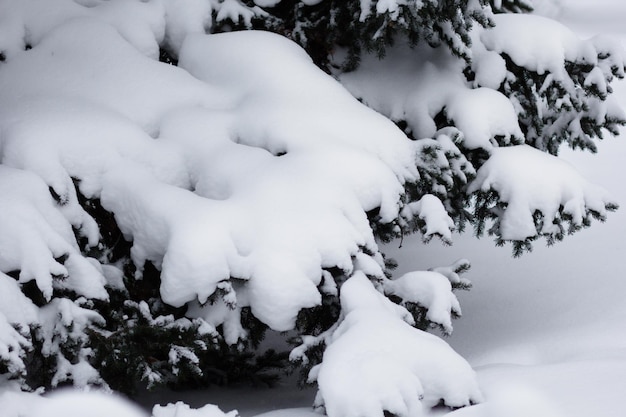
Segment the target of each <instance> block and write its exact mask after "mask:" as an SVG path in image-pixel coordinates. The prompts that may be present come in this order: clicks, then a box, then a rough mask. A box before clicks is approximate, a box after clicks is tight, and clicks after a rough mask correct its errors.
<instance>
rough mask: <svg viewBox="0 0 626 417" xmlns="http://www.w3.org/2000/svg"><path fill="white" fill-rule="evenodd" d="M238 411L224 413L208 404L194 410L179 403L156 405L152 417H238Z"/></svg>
mask: <svg viewBox="0 0 626 417" xmlns="http://www.w3.org/2000/svg"><path fill="white" fill-rule="evenodd" d="M237 416H238V414H237V411H236V410H234V411H231V412H229V413H223V412H222V411H221V410H220V409H219V408H218V407H217V406H215V405H212V404H207V405H205V406H204V407H202V408H199V409H192V408H191V407H189V406H188V405H187V404H184V403H182V402H180V401H179V402H177V403H176V404H168V405H166V406H159V405H155V406H154V409H153V410H152V417H237Z"/></svg>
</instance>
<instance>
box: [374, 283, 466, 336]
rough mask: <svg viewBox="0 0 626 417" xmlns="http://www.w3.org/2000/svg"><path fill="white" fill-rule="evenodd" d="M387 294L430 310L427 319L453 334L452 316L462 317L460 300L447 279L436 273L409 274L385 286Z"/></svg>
mask: <svg viewBox="0 0 626 417" xmlns="http://www.w3.org/2000/svg"><path fill="white" fill-rule="evenodd" d="M384 288H385V293H388V294H393V295H396V296H398V297H400V298H402V300H403V302H412V303H416V304H419V305H420V306H422V307H425V308H427V309H428V312H427V313H426V318H427V319H428V320H430V321H432V322H434V323H437V324H440V325H441V326H442V327H443V328H444V329H445V331H446V333H448V334H451V333H452V315H453V313H454V314H457V315H461V306H460V305H459V300H457V298H456V296H455V295H454V294H453V293H452V285H451V284H450V281H449V280H448V278H447V277H445V276H444V275H442V274H440V273H438V272H434V271H415V272H409V273H407V274H404V275H402V276H401V277H398V278H396V279H393V280H389V281H387V282H385V284H384Z"/></svg>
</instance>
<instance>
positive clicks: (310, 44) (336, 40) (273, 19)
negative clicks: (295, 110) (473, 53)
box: [213, 0, 492, 71]
mask: <svg viewBox="0 0 626 417" xmlns="http://www.w3.org/2000/svg"><path fill="white" fill-rule="evenodd" d="M248 3H249V4H248V6H250V7H251V6H252V3H251V2H248ZM479 3H480V5H481V6H484V5H486V4H487V0H479ZM376 7H377V2H376V1H373V2H372V3H371V6H370V10H361V2H360V1H359V0H347V1H340V0H327V1H322V2H320V3H318V4H316V5H312V6H307V5H305V4H303V3H302V2H300V1H299V0H283V1H281V2H280V3H278V4H277V5H276V6H275V7H272V8H265V9H264V10H265V12H267V13H268V15H263V16H257V17H256V18H254V19H253V20H252V27H253V28H255V29H264V30H269V31H271V32H275V33H279V34H281V35H283V36H286V37H288V38H290V39H292V40H294V41H296V42H297V43H298V44H300V45H301V46H302V47H303V48H304V49H305V50H306V51H307V52H308V53H309V55H311V57H312V58H313V60H314V62H315V63H316V64H317V65H318V66H319V67H320V68H322V69H326V70H327V71H328V70H329V66H330V64H331V62H337V55H339V51H340V50H345V51H346V57H345V59H344V60H343V61H342V62H340V64H341V65H342V67H343V68H344V69H346V70H351V69H354V68H356V67H357V66H358V64H359V61H360V57H361V54H362V53H364V52H376V53H377V54H378V55H379V56H380V57H383V56H384V55H385V50H386V47H387V46H390V45H393V43H394V41H395V40H396V39H398V38H405V39H408V40H409V42H410V43H411V44H412V45H416V44H417V43H418V42H426V43H428V44H429V45H431V46H433V47H437V46H440V45H445V46H447V47H448V48H449V49H450V51H451V52H452V53H453V54H454V55H456V56H458V57H460V58H463V59H465V60H469V57H470V54H469V52H468V48H469V46H470V44H471V40H470V37H469V30H470V28H471V27H472V25H474V24H476V23H478V24H480V25H483V26H485V27H487V26H490V25H491V24H492V23H491V22H490V20H489V18H488V17H487V16H486V14H485V13H484V10H483V8H482V7H480V6H476V5H475V3H473V2H472V3H471V5H470V2H469V1H468V0H445V1H440V0H424V1H423V2H420V3H419V4H418V5H417V6H416V3H413V2H410V3H409V4H406V5H400V6H399V7H398V9H397V10H385V11H382V12H380V13H379V12H378V11H377V9H376ZM243 28H246V27H245V25H244V24H243V22H241V21H239V22H231V21H221V22H215V23H214V25H213V30H214V31H218V32H219V31H224V30H233V29H243Z"/></svg>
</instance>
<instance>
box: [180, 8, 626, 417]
mask: <svg viewBox="0 0 626 417" xmlns="http://www.w3.org/2000/svg"><path fill="white" fill-rule="evenodd" d="M537 3H540V2H537ZM538 9H539V11H540V12H543V13H545V14H548V15H550V16H551V17H555V18H558V19H560V20H561V21H563V22H565V23H566V24H567V25H568V26H569V27H571V28H572V29H574V30H576V31H577V32H578V33H579V34H580V35H581V36H582V37H588V36H593V35H595V34H597V33H609V34H613V35H616V36H618V37H619V38H620V39H622V42H623V43H624V44H625V45H626V28H625V27H624V26H623V21H624V18H625V17H626V3H624V2H620V1H616V0H593V1H591V0H560V1H553V2H549V4H546V5H545V6H542V5H541V4H539V8H538ZM617 93H618V95H620V97H621V102H622V104H623V105H624V106H626V83H625V82H622V83H621V84H620V85H619V86H617ZM563 156H565V157H566V158H567V159H568V160H570V161H572V162H573V163H574V164H575V165H576V166H577V167H578V169H579V170H580V171H581V172H582V173H583V174H584V175H585V176H586V177H587V178H589V179H590V180H592V181H594V182H596V183H598V184H602V185H603V186H605V187H606V188H608V189H609V190H610V192H611V193H612V195H613V196H614V197H615V198H616V199H617V201H619V202H620V203H621V205H622V208H621V209H620V210H618V212H617V213H614V214H612V215H610V216H609V220H608V221H607V223H605V224H595V225H594V226H593V227H592V228H591V229H589V230H585V231H583V232H580V233H578V234H577V235H575V236H572V237H570V238H569V239H566V240H565V241H564V242H562V243H560V244H557V245H556V246H554V247H551V248H548V249H546V248H544V247H543V246H542V244H539V245H537V247H536V248H535V250H534V251H533V252H532V253H530V254H527V255H524V256H523V257H522V258H521V259H513V258H512V257H511V254H510V249H509V248H495V247H494V245H493V243H492V242H491V240H490V239H488V238H483V239H482V240H480V241H478V242H477V241H476V240H475V239H473V238H472V237H471V236H460V237H458V236H457V237H456V239H455V244H454V246H453V247H451V248H444V247H442V246H441V245H439V244H437V243H433V244H431V245H428V246H423V245H422V244H421V243H420V242H418V241H416V240H412V241H408V242H407V241H406V240H405V242H404V245H403V248H402V249H397V248H396V246H394V245H393V244H392V245H390V247H389V248H388V250H389V251H390V252H392V253H393V256H396V257H397V258H398V259H400V260H401V261H400V265H401V266H402V268H403V270H400V271H398V273H402V272H405V271H408V270H413V269H418V268H423V267H430V266H433V265H440V264H441V265H443V264H447V263H449V262H451V261H454V260H455V259H457V258H459V257H467V258H469V259H470V260H471V261H472V265H473V268H472V270H471V271H470V273H469V274H468V275H469V278H470V279H471V280H472V281H473V283H474V288H473V289H472V291H470V292H469V293H466V294H461V295H460V301H461V305H462V307H463V313H464V317H463V318H462V319H461V320H458V321H457V322H456V323H455V330H454V334H453V335H452V337H451V338H449V339H448V341H449V343H450V344H451V345H452V346H453V347H454V348H455V349H456V350H457V351H458V352H459V353H461V354H462V355H463V356H464V357H466V358H467V359H468V360H469V361H470V363H471V364H472V365H473V366H474V367H475V369H476V370H477V371H478V374H479V380H480V383H481V387H482V389H483V391H484V394H485V396H486V398H487V403H486V404H484V405H480V406H476V407H471V408H467V409H462V410H458V411H456V412H454V413H451V414H450V417H485V416H499V417H505V416H510V417H517V416H537V417H558V416H567V417H588V416H602V417H618V416H623V415H624V397H623V395H624V392H626V302H624V299H625V297H626V279H625V277H624V272H623V271H624V266H623V263H622V262H623V258H622V257H623V254H624V250H625V249H626V239H625V237H624V236H626V187H624V186H623V178H625V177H626V166H625V165H624V163H623V161H626V142H625V141H624V139H623V136H622V137H621V138H608V139H607V140H606V141H605V142H603V143H602V144H601V146H600V150H599V154H598V155H587V154H580V153H574V152H564V154H563ZM416 253H418V254H419V256H415V254H416ZM403 258H404V259H403ZM419 260H427V262H428V263H421V262H420V261H419ZM307 394H308V395H309V396H307ZM209 395H211V394H209ZM270 395H271V396H272V398H269V396H270ZM312 395H313V394H312V393H306V392H304V393H302V392H300V393H298V392H289V391H276V392H271V391H270V392H263V391H262V392H260V393H259V392H256V393H251V394H250V400H251V401H250V409H247V408H246V406H245V405H244V404H242V403H241V402H236V401H233V399H232V398H229V397H233V396H234V395H233V394H229V395H227V396H226V397H224V398H223V402H221V401H220V399H214V398H211V400H212V401H215V402H217V403H218V404H223V407H222V408H223V409H225V410H228V409H230V408H232V407H237V408H238V409H239V411H240V413H241V415H242V416H244V417H245V416H252V415H255V413H258V412H259V410H260V409H262V408H263V407H267V408H266V409H267V410H270V409H272V408H283V407H294V406H296V405H297V404H298V402H300V401H302V403H301V405H302V406H307V405H308V402H310V401H311V400H312ZM185 399H187V398H185ZM190 401H191V400H190ZM229 407H230V408H229ZM445 413H446V412H443V411H442V412H440V415H444V414H445ZM300 415H302V416H303V417H304V416H307V415H308V411H307V410H306V409H303V410H302V412H301V414H300V413H295V412H294V410H290V411H286V412H275V413H272V414H271V417H283V416H292V417H296V416H300ZM264 417H270V414H267V415H264Z"/></svg>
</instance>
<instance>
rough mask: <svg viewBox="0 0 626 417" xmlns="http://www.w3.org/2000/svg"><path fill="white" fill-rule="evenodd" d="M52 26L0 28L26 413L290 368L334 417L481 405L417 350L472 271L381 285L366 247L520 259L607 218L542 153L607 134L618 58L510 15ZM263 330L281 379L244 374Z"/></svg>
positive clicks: (104, 11)
mask: <svg viewBox="0 0 626 417" xmlns="http://www.w3.org/2000/svg"><path fill="white" fill-rule="evenodd" d="M25 4H26V5H25ZM50 4H52V6H50V5H44V4H38V5H34V3H33V4H31V3H27V2H25V3H23V4H22V3H19V2H15V3H12V4H11V5H10V7H7V8H6V10H7V13H9V14H10V16H9V17H10V18H9V19H8V20H5V21H2V22H1V23H0V25H4V26H0V57H1V59H0V61H2V62H1V63H0V90H1V91H3V92H4V93H3V95H2V96H0V132H1V134H0V209H1V210H2V213H3V215H2V216H0V377H1V378H2V379H1V381H4V380H7V381H17V382H18V385H19V386H20V387H21V389H23V390H36V389H38V388H40V387H44V388H54V387H58V386H60V385H65V384H74V385H76V386H83V387H84V386H99V387H104V388H111V389H114V390H118V391H123V392H126V393H133V392H135V391H136V390H137V389H138V388H139V387H142V386H147V387H153V386H156V385H158V384H165V385H168V386H174V387H189V386H194V387H195V386H202V385H211V384H215V383H228V382H233V381H241V380H243V379H248V380H253V381H254V382H256V383H259V382H260V383H272V382H273V381H274V380H275V378H276V374H277V371H278V370H280V369H282V368H285V367H286V366H287V359H289V360H290V361H291V362H292V363H294V364H297V365H298V366H301V367H302V369H304V371H303V375H304V379H305V380H306V381H308V382H310V383H317V385H318V388H319V393H318V397H317V399H316V402H315V405H316V406H317V407H318V408H320V409H321V410H323V411H325V412H326V413H327V414H328V415H329V416H331V417H353V416H354V417H356V416H358V417H363V416H368V417H369V416H379V415H382V414H383V413H387V414H391V415H397V416H408V415H415V414H416V413H417V412H418V410H421V409H422V408H423V407H431V406H436V405H438V404H440V403H442V404H445V405H447V406H450V407H454V408H456V407H462V406H466V405H470V404H474V403H476V402H479V401H480V400H481V395H480V391H479V389H478V386H477V383H476V380H475V378H474V374H473V371H472V370H471V368H470V367H469V365H468V364H467V363H466V362H465V361H464V360H463V359H462V358H461V357H460V356H459V355H458V354H456V353H455V352H454V351H452V349H451V348H450V347H449V346H448V345H447V344H446V343H445V342H443V341H442V340H441V339H440V338H439V337H437V336H434V335H433V334H431V333H434V334H440V333H443V334H449V333H450V332H452V327H453V326H452V320H453V319H454V318H456V317H458V316H460V314H461V308H460V305H459V302H458V300H457V298H456V295H455V291H456V290H459V289H469V288H470V287H471V283H470V281H469V280H467V279H466V278H464V277H462V276H461V275H462V274H463V273H465V272H466V271H467V270H468V269H469V267H470V263H469V261H467V260H465V259H461V260H459V261H457V262H455V263H453V264H452V265H449V266H439V265H433V267H432V268H431V269H430V270H428V271H414V272H411V273H408V274H405V275H403V276H399V277H398V276H395V275H394V272H393V270H394V267H395V265H396V264H395V261H394V260H393V259H389V258H387V257H386V256H385V255H384V254H383V253H382V250H381V246H380V243H381V242H389V241H391V240H393V239H404V238H405V236H408V235H409V234H418V235H419V236H421V238H422V239H423V240H424V241H427V242H428V241H430V240H432V238H436V239H440V240H441V241H443V242H444V243H451V242H452V240H453V235H452V233H453V232H454V231H463V230H465V229H466V228H467V227H468V226H469V227H470V228H473V229H474V231H475V232H476V234H478V235H481V234H483V233H488V234H490V235H493V236H494V237H495V240H496V244H498V245H500V244H505V243H511V245H512V247H513V253H514V255H520V254H521V253H523V252H524V251H525V250H530V249H531V248H532V244H533V242H534V241H536V240H537V239H539V238H545V239H546V240H547V241H548V243H553V242H555V241H558V240H561V239H563V238H564V236H566V235H567V234H570V233H573V232H575V231H577V230H579V229H581V228H583V227H587V226H589V225H590V224H591V222H592V219H599V220H604V219H605V218H606V216H607V213H608V212H609V211H612V210H614V209H616V208H617V205H616V204H615V203H614V202H613V201H612V200H611V198H610V197H609V196H608V195H607V194H606V193H605V192H604V191H603V190H602V189H601V188H599V187H597V186H595V185H593V184H590V183H589V182H588V181H586V180H585V179H584V178H582V177H581V176H580V175H579V174H578V173H577V172H576V171H575V170H574V169H573V168H572V167H571V166H570V165H568V164H565V163H563V162H562V161H560V160H559V159H558V158H557V156H558V152H559V149H560V148H561V147H562V146H570V147H572V148H580V149H583V150H588V151H592V152H595V150H596V141H597V140H598V139H602V138H603V136H604V135H605V134H606V133H610V134H617V133H618V127H619V126H620V125H623V124H624V123H626V118H625V117H624V114H623V112H622V111H621V109H619V108H618V107H617V106H616V105H615V104H614V103H613V101H612V97H611V93H612V89H611V82H612V81H614V79H615V78H622V77H623V76H624V59H623V57H622V55H621V53H620V50H619V48H618V47H617V46H616V45H614V44H613V43H611V42H610V41H609V40H607V39H603V38H594V39H591V40H581V39H580V38H578V37H577V36H575V35H574V34H573V33H572V32H570V31H569V30H567V29H566V28H564V27H563V26H561V25H559V24H557V23H556V22H553V21H551V20H549V19H545V18H541V17H538V16H533V15H527V14H521V13H526V12H530V11H531V9H532V7H531V4H530V3H529V2H528V1H526V0H510V1H509V0H502V1H497V0H492V1H487V0H447V1H437V0H422V1H400V0H398V1H393V0H392V1H382V0H378V1H376V0H371V1H363V0H360V1H356V0H347V1H335V0H306V1H305V0H302V1H299V0H247V1H240V0H193V1H192V0H189V1H185V2H183V1H180V2H170V1H167V0H153V1H148V2H143V1H139V0H137V1H128V2H108V1H104V0H102V1H100V0H94V1H89V2H85V1H80V2H74V1H73V0H55V2H50ZM49 7H53V8H55V13H56V14H55V13H49V14H47V15H46V16H49V19H48V20H46V19H43V20H42V19H39V18H36V17H37V16H40V15H42V12H44V11H47V12H50V9H49ZM129 16H132V17H129ZM6 21H11V22H16V23H15V24H14V25H7V24H6ZM530 27H532V28H534V30H536V32H537V33H536V34H534V36H533V34H530V35H529V34H528V32H527V30H528V28H530ZM20 28H22V29H23V30H22V29H20ZM250 29H263V31H253V30H250ZM268 31H269V32H273V33H274V34H268V33H265V32H268ZM3 35H6V36H3ZM285 38H287V39H289V40H286V39H285ZM522 38H523V39H524V41H523V42H520V39H522ZM546 39H550V40H551V41H550V42H546ZM5 40H6V41H5ZM291 41H295V43H297V44H299V45H300V46H297V45H296V44H294V43H293V42H291ZM305 51H306V52H305ZM529 51H531V52H532V53H529ZM537 51H542V52H545V53H536V52H537ZM311 61H312V62H313V63H312V62H311ZM103 63H114V65H111V66H103V65H104V64H103ZM314 64H315V65H316V66H314ZM40 67H41V68H43V69H40ZM324 72H325V73H326V74H325V73H324ZM42 74H45V76H44V75H42ZM398 81H399V82H398ZM346 90H347V91H346ZM349 93H351V94H349ZM357 99H358V101H357ZM383 116H384V117H383ZM529 166H532V167H533V169H532V170H529V169H528V167H529ZM270 330H272V331H275V332H277V333H280V332H285V331H295V333H296V336H295V337H294V338H293V339H292V342H293V349H292V350H291V351H290V352H289V353H288V354H287V353H285V352H278V353H277V352H274V351H272V350H269V351H267V352H258V348H259V346H260V342H261V341H262V340H263V338H264V336H265V334H266V333H267V332H268V331H270ZM429 332H430V333H429ZM364 347H368V349H365V348H364ZM370 348H371V349H370ZM416 351H419V352H421V354H420V355H415V354H414V353H415V352H416ZM287 356H288V358H287ZM361 357H363V358H365V361H364V362H363V364H364V366H362V367H361V366H359V367H355V366H350V364H351V363H354V360H355V359H354V358H361ZM359 360H360V359H359ZM433 369H436V372H434V371H433ZM345 381H354V382H355V386H354V387H353V386H352V384H346V383H345ZM364 397H365V399H366V401H363V398H364Z"/></svg>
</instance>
